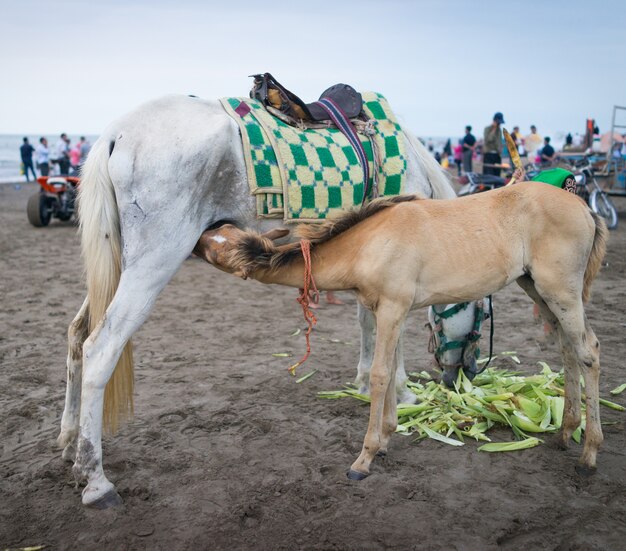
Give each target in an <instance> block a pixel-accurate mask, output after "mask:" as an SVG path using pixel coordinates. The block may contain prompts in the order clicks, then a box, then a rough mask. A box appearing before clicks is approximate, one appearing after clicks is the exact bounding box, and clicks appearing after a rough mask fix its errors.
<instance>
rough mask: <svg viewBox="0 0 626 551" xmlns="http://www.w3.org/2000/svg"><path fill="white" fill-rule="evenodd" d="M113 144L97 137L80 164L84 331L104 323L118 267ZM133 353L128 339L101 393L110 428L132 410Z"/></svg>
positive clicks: (104, 418)
mask: <svg viewBox="0 0 626 551" xmlns="http://www.w3.org/2000/svg"><path fill="white" fill-rule="evenodd" d="M112 146H113V143H109V141H108V140H106V139H104V138H100V139H99V140H98V141H97V142H96V143H95V144H94V146H93V148H92V150H91V152H90V153H89V156H88V158H87V161H86V162H85V165H84V166H83V169H82V175H81V182H80V192H79V201H78V204H79V220H80V229H81V245H82V253H83V260H84V262H85V273H86V279H87V296H88V298H89V334H92V332H93V331H94V330H95V329H96V327H98V325H99V324H102V323H103V322H104V318H105V315H106V310H107V307H108V306H109V304H110V303H111V301H112V300H113V296H114V295H115V291H116V290H117V287H118V284H119V281H120V275H121V272H122V260H121V259H122V254H121V234H120V221H119V213H118V209H117V201H116V198H115V190H114V188H113V182H112V180H111V176H110V175H109V169H108V161H109V157H110V153H111V150H112ZM133 378H134V377H133V353H132V346H131V342H130V341H128V343H127V344H126V346H125V347H124V350H123V351H122V354H121V356H120V358H119V360H118V362H117V365H116V367H115V371H114V372H113V375H112V376H111V379H110V380H109V382H108V383H107V386H106V388H105V392H104V414H103V420H104V426H105V429H106V430H107V431H109V432H115V431H116V430H117V427H118V425H119V422H120V420H123V419H127V418H129V417H130V416H132V413H133Z"/></svg>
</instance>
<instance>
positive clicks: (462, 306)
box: [427, 297, 493, 387]
mask: <svg viewBox="0 0 626 551" xmlns="http://www.w3.org/2000/svg"><path fill="white" fill-rule="evenodd" d="M490 305H491V298H490V297H485V298H484V299H482V300H476V301H473V302H461V303H458V304H438V305H435V306H431V307H430V308H428V324H427V327H429V328H430V341H429V343H428V351H429V352H430V353H432V354H433V356H434V357H435V361H436V363H437V365H438V366H439V367H440V368H441V370H442V372H443V373H442V377H441V378H442V380H443V382H444V383H445V384H446V385H447V386H449V387H452V386H454V382H455V381H456V379H457V375H458V372H459V369H463V371H464V373H465V375H466V376H467V377H468V378H469V380H470V381H471V380H472V379H473V378H474V377H475V376H476V375H477V374H478V373H479V372H480V371H479V369H478V364H477V361H476V360H477V359H478V352H479V349H478V344H479V342H480V338H481V333H480V330H481V327H482V324H483V322H484V321H485V319H486V317H487V312H488V311H489V309H490ZM491 323H493V319H492V320H491ZM490 340H491V339H490ZM490 345H491V342H490Z"/></svg>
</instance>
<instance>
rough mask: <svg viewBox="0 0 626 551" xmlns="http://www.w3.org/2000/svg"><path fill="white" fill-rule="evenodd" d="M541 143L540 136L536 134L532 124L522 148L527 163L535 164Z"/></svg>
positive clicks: (535, 128)
mask: <svg viewBox="0 0 626 551" xmlns="http://www.w3.org/2000/svg"><path fill="white" fill-rule="evenodd" d="M542 142H543V140H542V138H541V136H540V135H539V134H537V127H536V126H535V125H534V124H533V125H531V127H530V134H528V136H526V139H525V140H524V147H525V148H526V153H527V154H528V162H529V163H534V162H535V159H536V158H537V154H538V152H539V149H540V148H541V144H542Z"/></svg>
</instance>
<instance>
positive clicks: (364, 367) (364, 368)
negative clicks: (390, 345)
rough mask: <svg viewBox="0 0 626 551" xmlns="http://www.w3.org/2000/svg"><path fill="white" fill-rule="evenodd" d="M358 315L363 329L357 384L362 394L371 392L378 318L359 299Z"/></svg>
mask: <svg viewBox="0 0 626 551" xmlns="http://www.w3.org/2000/svg"><path fill="white" fill-rule="evenodd" d="M357 316H358V319H359V327H360V329H361V351H360V357H359V365H358V366H357V368H356V371H357V372H356V379H355V380H354V382H355V384H356V385H357V386H358V387H359V392H360V393H361V394H369V393H370V386H369V381H370V370H371V368H372V355H373V353H374V337H375V335H376V318H375V317H374V313H373V312H372V311H371V310H369V309H368V308H366V307H365V306H363V305H362V304H361V303H360V302H358V301H357Z"/></svg>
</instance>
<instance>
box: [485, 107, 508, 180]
mask: <svg viewBox="0 0 626 551" xmlns="http://www.w3.org/2000/svg"><path fill="white" fill-rule="evenodd" d="M502 124H504V115H502V113H500V112H497V113H496V114H495V115H494V116H493V121H492V122H491V124H490V125H489V126H487V127H486V128H485V133H484V138H483V143H484V149H485V154H484V157H483V174H493V175H494V176H500V170H501V169H500V168H499V167H496V166H485V165H499V164H501V163H502V150H503V148H504V145H503V143H502V129H501V128H500V125H502Z"/></svg>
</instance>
